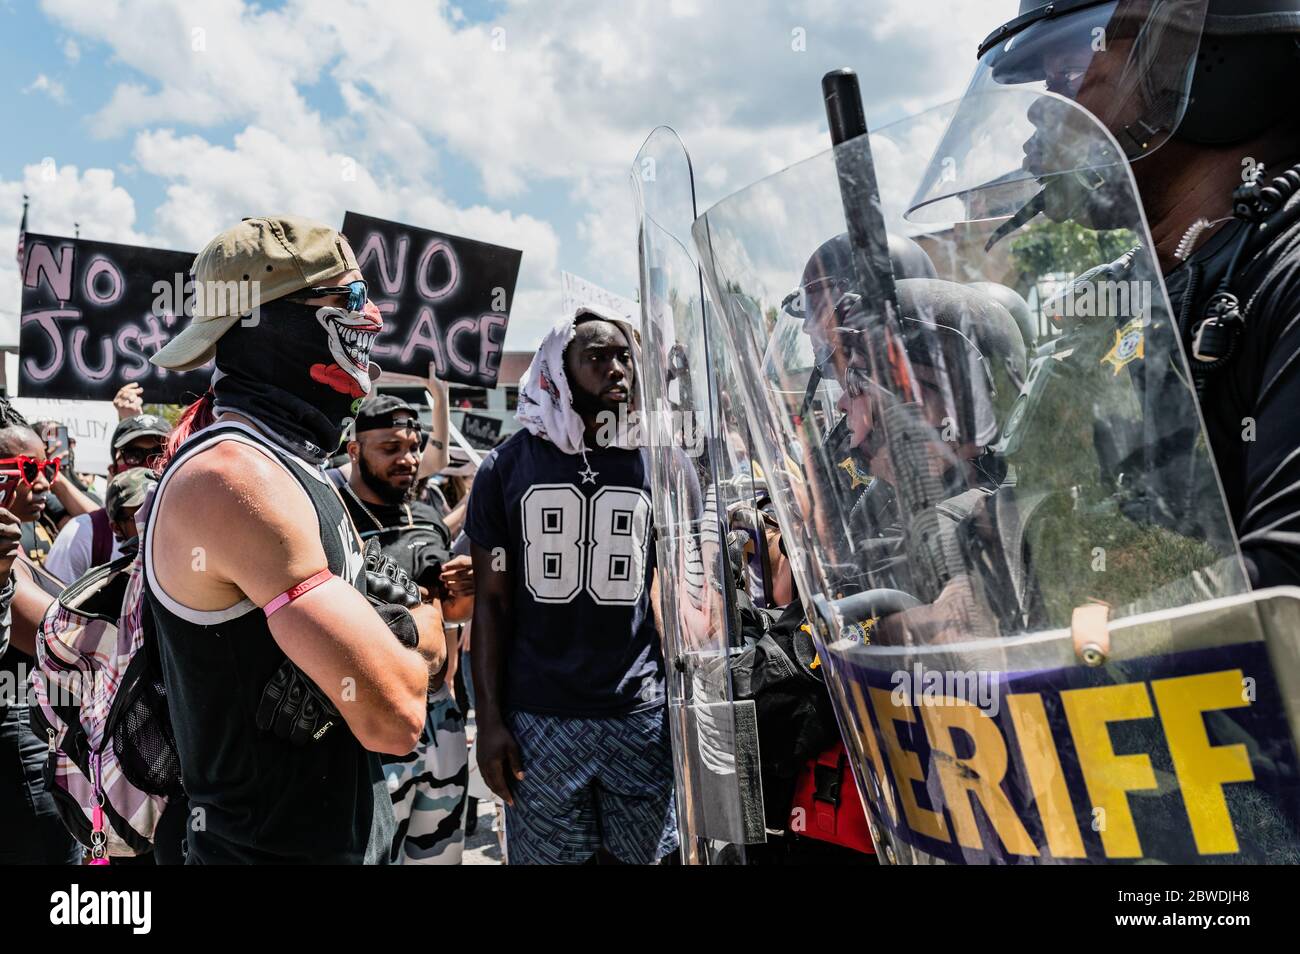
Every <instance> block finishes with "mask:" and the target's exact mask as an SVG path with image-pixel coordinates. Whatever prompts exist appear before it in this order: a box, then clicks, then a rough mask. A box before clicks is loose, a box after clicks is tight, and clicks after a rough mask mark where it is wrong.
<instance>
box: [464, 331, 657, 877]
mask: <svg viewBox="0 0 1300 954" xmlns="http://www.w3.org/2000/svg"><path fill="white" fill-rule="evenodd" d="M635 348H636V340H635V337H634V335H633V333H632V330H631V328H630V327H629V326H628V325H627V324H626V323H625V322H623V321H620V320H614V319H606V318H604V317H602V316H600V315H597V314H594V313H592V312H589V311H584V310H581V309H580V310H579V312H578V313H577V314H575V315H574V316H572V317H568V318H565V319H564V320H562V321H561V322H559V323H558V324H557V325H556V326H555V327H554V328H553V329H552V330H551V331H550V333H549V334H548V335H547V337H546V339H545V340H544V341H543V342H542V346H541V348H540V349H539V350H538V352H537V354H536V355H535V356H534V358H533V362H532V364H531V365H530V367H529V369H528V372H527V373H526V374H525V376H524V380H523V382H522V383H521V387H520V395H519V411H518V418H519V420H520V423H521V424H523V425H524V427H523V429H522V430H520V431H519V432H518V433H516V434H515V435H514V436H512V437H511V438H510V439H509V440H507V441H506V442H505V443H503V444H502V445H501V446H500V447H498V448H497V449H496V450H494V451H492V453H490V454H489V455H488V456H487V457H486V458H485V459H484V461H483V463H482V465H481V466H480V468H479V471H478V476H477V477H476V478H475V481H474V487H473V490H472V491H471V493H470V501H469V512H468V516H467V518H466V525H465V532H466V534H467V535H468V537H469V538H470V540H471V542H472V549H471V553H472V557H473V562H474V577H475V583H476V600H475V605H474V653H473V662H472V666H473V670H474V672H473V677H474V692H475V701H476V703H477V707H476V713H477V721H478V760H479V767H480V770H481V771H482V773H483V778H484V780H485V781H486V782H487V784H488V785H489V787H491V788H492V790H493V791H494V792H496V793H497V794H498V795H499V796H500V797H501V798H502V799H503V800H504V801H505V803H506V839H507V851H508V855H509V858H510V862H511V863H512V864H591V863H623V864H653V863H655V862H657V861H659V860H660V859H662V858H664V857H665V856H666V855H669V854H670V853H672V852H673V851H674V850H675V849H676V847H677V830H676V820H675V815H674V808H673V772H672V755H671V748H670V742H669V736H668V727H667V721H666V716H665V706H664V699H665V696H664V661H663V654H662V651H661V648H660V643H659V635H658V633H657V631H656V628H655V622H654V616H653V614H652V612H651V608H650V593H651V585H652V582H653V578H654V551H653V548H652V546H651V509H650V472H649V470H650V469H649V464H648V461H647V457H646V454H645V452H644V451H643V450H641V449H639V448H636V447H634V446H631V445H632V435H633V434H634V432H635V428H631V429H629V428H617V427H611V426H610V424H611V422H612V421H615V420H627V417H626V415H625V414H620V411H622V412H626V411H627V409H628V408H629V407H630V406H631V404H632V398H633V394H634V385H635V374H636V368H635V361H634V354H635Z"/></svg>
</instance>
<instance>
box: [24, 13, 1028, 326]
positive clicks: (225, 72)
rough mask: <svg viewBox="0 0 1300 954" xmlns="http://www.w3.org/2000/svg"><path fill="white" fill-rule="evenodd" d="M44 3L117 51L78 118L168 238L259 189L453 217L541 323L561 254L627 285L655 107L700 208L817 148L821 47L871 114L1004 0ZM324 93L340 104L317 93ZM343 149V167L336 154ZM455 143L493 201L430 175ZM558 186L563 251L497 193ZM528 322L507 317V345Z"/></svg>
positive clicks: (546, 191)
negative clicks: (351, 176)
mask: <svg viewBox="0 0 1300 954" xmlns="http://www.w3.org/2000/svg"><path fill="white" fill-rule="evenodd" d="M42 3H43V7H44V9H45V11H46V12H47V14H48V15H49V16H50V17H51V18H52V19H54V20H55V21H56V22H57V23H58V25H59V26H60V27H61V28H62V29H64V30H66V31H68V32H70V33H73V34H75V35H76V37H77V38H78V39H84V40H89V41H91V42H94V43H97V44H103V45H104V46H105V47H106V48H107V49H108V50H110V51H111V54H112V57H113V58H114V60H115V61H116V62H118V63H121V64H123V65H124V66H125V67H127V70H128V72H127V73H126V75H125V76H124V77H123V78H122V79H121V80H120V81H119V82H118V83H117V85H116V86H115V87H114V88H113V89H112V92H111V94H110V95H109V96H108V100H107V102H106V103H105V105H103V106H102V107H100V108H99V110H98V111H97V113H96V114H95V115H94V116H93V117H91V120H90V124H91V127H92V129H93V130H94V131H95V132H96V133H97V134H99V135H102V136H105V137H113V136H121V135H125V134H131V135H133V136H134V156H133V159H134V161H135V162H136V163H138V164H139V166H140V169H141V170H142V172H143V173H144V174H147V175H153V176H157V177H160V178H161V179H162V180H164V181H165V182H166V183H167V185H166V198H165V200H164V201H163V203H162V205H161V206H160V207H159V208H158V209H157V211H156V212H155V215H154V220H153V223H154V225H153V227H154V229H155V230H156V231H157V232H158V233H159V234H160V235H161V236H163V237H165V238H166V239H167V240H168V243H169V244H173V245H181V246H182V247H191V248H192V247H196V246H197V245H198V244H199V243H201V242H202V241H204V240H205V239H206V238H207V237H208V236H210V235H211V234H213V232H215V231H216V230H217V229H219V228H222V227H224V226H225V225H227V224H229V222H230V221H231V220H232V219H233V218H235V217H237V216H238V215H241V214H247V213H249V212H250V211H260V210H269V209H280V210H292V211H296V212H299V213H302V214H309V215H317V216H318V217H320V218H323V219H325V220H327V221H336V220H337V216H338V214H340V213H341V210H342V209H343V208H355V209H358V210H359V211H367V212H371V213H373V214H378V215H386V216H389V217H393V218H398V219H401V220H403V221H410V222H415V223H419V224H424V225H430V226H432V227H435V228H443V229H446V230H448V231H453V232H455V231H460V232H462V233H465V234H469V235H473V236H475V237H479V238H484V239H486V240H488V241H500V242H502V243H503V244H508V245H513V246H515V247H520V248H523V250H524V274H523V275H522V276H521V282H520V293H519V296H518V307H519V309H520V311H519V313H517V314H516V315H515V316H514V317H513V318H512V329H523V328H525V327H529V326H530V325H531V324H532V323H539V324H540V323H542V322H543V321H544V322H545V324H547V325H549V318H550V317H551V315H552V314H553V312H550V311H548V309H553V308H554V307H557V306H558V269H559V268H560V267H568V268H570V269H571V270H573V271H576V272H579V273H581V274H583V275H586V276H589V277H590V278H591V279H592V280H594V281H596V282H599V283H601V284H603V285H605V286H607V287H609V288H611V289H614V290H617V291H619V292H620V293H622V294H627V293H628V291H629V290H630V289H631V288H632V287H634V285H635V282H636V269H635V217H634V213H633V208H632V201H631V192H630V188H629V185H628V181H627V176H628V171H629V168H630V166H631V163H632V160H633V157H634V156H635V154H636V151H637V148H638V147H639V146H640V144H641V142H642V141H643V139H644V137H645V135H646V134H647V133H648V132H649V131H650V130H651V129H652V128H653V127H654V126H656V125H658V124H660V123H668V124H671V125H672V126H674V127H675V128H676V129H678V131H679V132H680V133H681V135H682V138H683V140H684V141H685V143H686V144H687V146H688V147H689V149H690V150H691V153H692V156H693V157H694V158H695V160H696V170H697V177H696V188H697V190H699V196H698V199H699V208H700V211H703V210H704V209H705V208H707V207H708V206H709V205H711V204H712V203H713V202H715V201H716V200H717V199H719V198H721V196H722V195H723V194H725V193H728V192H732V191H735V190H737V189H739V188H741V187H743V186H745V185H746V184H748V183H750V182H753V181H754V180H756V179H758V178H760V177H762V176H765V175H768V174H770V173H772V172H775V171H777V170H778V169H780V168H782V167H783V166H785V165H788V164H789V163H791V162H793V161H796V160H798V159H800V158H803V157H806V156H809V155H811V154H813V153H816V152H819V151H821V150H823V149H824V148H825V146H826V140H825V131H824V127H825V122H824V117H823V113H822V107H821V102H820V90H819V87H818V81H819V79H820V77H821V74H822V73H823V72H825V71H826V70H828V69H831V68H834V67H838V66H842V65H851V66H853V67H855V68H856V69H857V70H858V71H859V74H860V77H861V81H862V87H863V90H864V93H865V96H866V108H867V114H868V118H869V119H870V120H871V121H872V122H873V124H877V125H878V124H880V123H881V122H882V121H885V120H889V119H892V118H895V117H897V116H900V115H905V114H907V113H910V112H916V111H918V110H919V109H921V108H923V107H924V106H928V105H930V104H933V103H937V102H940V101H942V100H945V99H950V98H953V97H955V96H957V95H959V94H960V92H961V90H962V88H963V87H964V85H965V83H966V81H967V79H968V77H969V75H970V73H971V71H972V70H973V66H974V49H975V44H976V43H977V42H978V40H979V39H981V38H982V37H983V36H984V35H986V34H987V33H988V32H989V30H990V29H992V28H993V27H995V26H996V25H997V24H998V23H1000V22H1001V21H1002V20H1003V19H1005V18H1006V17H1007V16H1008V15H1009V11H1008V9H1007V8H1008V6H1013V4H1011V3H1010V0H966V2H962V3H957V4H924V3H917V2H916V0H808V2H806V3H805V4H803V5H801V6H800V7H799V9H798V12H797V14H796V13H792V12H790V9H789V8H788V7H787V6H786V5H783V4H779V3H775V2H771V0H769V2H762V0H760V2H752V0H729V2H714V3H709V4H704V3H700V2H698V0H673V2H672V3H671V4H670V5H665V4H663V3H662V0H629V2H625V3H620V4H618V5H616V6H611V5H609V4H607V3H601V2H599V0H550V2H548V3H546V4H536V3H525V2H522V0H516V2H511V3H508V4H506V5H505V6H504V8H503V9H502V10H501V11H500V12H499V13H498V14H497V15H496V16H495V17H494V18H493V19H492V20H491V21H489V22H486V23H484V22H479V23H470V22H468V21H467V19H466V18H465V16H464V14H463V12H462V11H461V10H460V9H459V8H458V7H456V6H454V5H452V4H450V3H447V2H436V3H430V2H428V0H312V2H310V3H308V2H307V0H287V2H286V3H284V4H283V5H282V6H278V7H276V8H274V9H270V8H267V7H264V6H260V5H255V4H253V3H249V2H244V0H211V2H206V3H204V4H202V5H195V4H193V3H192V2H187V0H153V2H149V3H136V2H129V0H42ZM796 28H799V29H800V30H802V34H801V37H802V39H803V41H804V45H803V48H802V50H796V49H795V48H794V47H795V46H796V44H793V43H792V31H793V30H795V29H796ZM494 40H500V41H504V46H503V48H502V43H500V42H498V43H495V44H494ZM69 44H71V47H72V48H76V42H75V41H74V40H72V39H68V40H67V41H66V42H65V45H64V52H65V55H67V56H68V57H69V58H70V59H74V60H75V56H76V55H79V49H78V51H77V54H70V53H69V52H68V50H69ZM160 51H166V55H160ZM321 93H324V97H323V98H322V97H321V95H320V94H321ZM333 97H337V101H338V103H339V104H340V106H339V107H338V108H334V107H330V108H328V109H326V108H325V107H315V106H313V104H318V103H322V102H326V103H328V102H331V101H332V98H333ZM319 110H325V111H324V113H323V114H322V112H320V111H319ZM223 125H229V126H233V127H234V128H236V129H239V130H241V131H240V132H238V133H237V134H235V135H234V136H233V137H232V138H231V139H230V140H229V141H223V142H214V141H210V139H205V138H203V136H201V135H197V134H194V133H193V132H192V131H194V130H197V131H198V132H202V133H205V134H206V130H207V129H211V128H215V127H217V126H223ZM169 127H173V128H169ZM182 127H184V128H183V129H182V131H181V132H177V131H175V129H181V128H182ZM349 156H350V157H353V158H355V159H356V160H357V163H358V169H357V176H356V179H355V181H346V180H344V179H342V178H341V177H340V168H341V163H342V162H343V160H344V159H345V158H348V157H349ZM452 162H454V163H455V164H456V168H457V169H461V168H466V167H467V168H469V169H471V170H473V172H474V173H475V174H476V176H477V180H478V184H479V185H480V186H481V190H482V194H483V195H485V196H486V197H487V199H488V200H489V201H490V202H491V203H492V204H493V205H494V206H497V207H495V208H491V207H488V206H486V205H481V204H477V203H475V202H474V201H473V200H470V199H466V198H465V197H463V196H458V195H456V194H453V193H452V192H451V191H450V189H449V188H448V187H446V186H441V187H440V186H439V183H441V182H442V181H443V177H442V171H443V170H444V169H446V168H448V167H449V166H450V165H451V163H452ZM556 194H559V195H564V196H566V197H567V200H568V202H569V206H570V208H569V209H566V210H565V211H564V212H562V213H560V215H559V216H557V221H559V222H564V223H566V224H567V223H572V227H573V229H574V232H575V234H576V236H577V238H578V241H579V243H580V246H579V247H574V248H570V247H565V248H564V249H563V256H561V248H560V241H559V238H558V234H557V228H556V226H555V225H554V224H552V223H548V222H544V221H542V220H540V219H538V218H535V217H531V216H527V215H517V214H512V213H511V212H509V211H506V210H505V209H506V208H508V207H509V206H510V205H511V204H512V203H515V202H517V201H522V200H526V199H535V198H537V197H539V196H542V195H556ZM476 230H481V231H476ZM525 309H527V310H529V314H527V315H525V314H524V310H525ZM531 309H538V312H537V316H534V315H533V314H532V312H531ZM543 312H545V313H546V314H545V315H544V316H542V313H543ZM531 343H532V342H528V341H525V340H523V339H522V338H520V337H519V336H518V335H517V334H516V330H512V331H511V346H512V347H513V346H519V345H525V344H531Z"/></svg>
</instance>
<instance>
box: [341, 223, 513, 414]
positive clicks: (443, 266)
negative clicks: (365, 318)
mask: <svg viewBox="0 0 1300 954" xmlns="http://www.w3.org/2000/svg"><path fill="white" fill-rule="evenodd" d="M343 234H344V235H346V236H347V239H348V241H349V242H350V243H351V244H352V249H353V251H354V252H356V255H357V263H358V264H359V265H360V266H361V272H362V274H363V275H365V277H366V283H367V284H368V286H369V289H370V298H371V300H372V301H373V302H374V303H375V304H376V305H377V306H378V307H379V310H380V311H381V312H383V315H384V330H383V331H382V332H381V333H380V335H379V340H378V341H376V342H375V347H374V350H373V351H372V352H371V356H372V357H373V358H374V360H375V362H376V363H377V364H378V365H379V366H380V367H381V368H383V369H384V370H385V371H398V372H402V373H404V374H414V375H418V376H419V377H425V376H427V375H428V373H429V366H430V365H432V366H433V369H434V374H435V375H436V376H437V377H439V378H441V379H442V380H444V381H451V382H453V383H456V384H469V385H474V386H477V387H485V388H494V387H496V383H497V373H498V371H499V370H500V364H501V348H502V345H503V344H504V342H505V340H506V322H507V321H508V320H509V317H510V306H511V304H512V303H513V302H514V297H515V281H516V279H518V277H519V262H520V259H521V258H522V257H523V253H522V252H520V251H518V250H517V249H512V248H504V247H502V246H500V245H489V244H488V243H486V242H476V241H474V240H473V239H466V238H460V237H459V236H455V235H446V234H444V233H442V232H434V231H431V230H429V229H421V228H416V227H415V226H411V225H402V224H401V223H399V222H388V221H385V220H384V219H376V218H371V217H370V216H368V215H358V214H357V213H355V212H349V213H347V214H346V215H345V216H344V217H343Z"/></svg>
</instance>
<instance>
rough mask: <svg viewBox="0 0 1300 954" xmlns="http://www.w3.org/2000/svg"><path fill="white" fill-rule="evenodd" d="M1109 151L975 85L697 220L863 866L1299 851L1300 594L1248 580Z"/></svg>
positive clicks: (1067, 113)
mask: <svg viewBox="0 0 1300 954" xmlns="http://www.w3.org/2000/svg"><path fill="white" fill-rule="evenodd" d="M1120 157H1122V152H1120V151H1119V150H1118V149H1117V147H1116V145H1115V142H1114V140H1113V139H1112V138H1111V136H1110V135H1109V134H1108V132H1107V131H1106V130H1105V129H1104V128H1102V127H1101V126H1099V125H1098V124H1097V123H1096V122H1095V121H1094V120H1093V119H1092V118H1091V117H1090V116H1089V115H1088V114H1086V113H1084V112H1083V111H1082V110H1080V109H1079V108H1078V107H1076V106H1074V105H1072V104H1070V103H1068V102H1065V101H1064V100H1060V99H1058V98H1056V97H1052V96H1049V95H1037V94H1033V93H1027V92H1024V91H1005V92H995V93H989V94H987V95H984V96H980V97H973V98H969V99H968V100H966V101H963V103H962V104H961V105H960V107H955V106H952V107H945V108H941V109H939V110H936V111H934V112H930V113H926V114H923V115H921V116H918V117H915V118H913V119H910V120H907V121H904V122H901V123H899V124H896V125H894V126H891V127H888V128H886V129H883V130H881V131H879V132H876V133H874V134H873V135H871V136H864V137H859V138H858V139H854V140H850V141H849V142H847V143H844V144H843V145H840V146H838V147H836V148H835V149H833V150H831V151H828V152H826V153H823V154H821V155H818V156H816V157H814V158H812V159H809V160H807V161H805V162H802V163H800V164H798V165H795V166H793V167H791V168H789V169H786V170H785V171H783V172H781V173H779V174H777V175H774V176H772V177H770V178H768V179H765V180H762V181H760V182H758V183H757V184H755V185H753V186H750V187H749V188H747V189H745V190H744V191H742V192H740V193H738V194H736V195H734V196H732V197H730V198H728V199H725V200H723V201H722V202H720V203H718V204H717V205H716V206H714V207H713V208H712V209H710V210H709V211H708V212H707V213H706V214H704V215H703V216H701V217H700V218H699V219H698V220H697V222H696V224H695V228H694V238H695V242H696V245H697V248H698V250H699V255H700V260H701V263H702V265H703V269H704V272H705V275H706V278H707V281H708V286H709V292H710V295H711V296H713V298H714V300H715V301H716V302H718V303H720V304H721V305H723V306H724V307H723V309H722V310H723V314H722V317H723V318H724V321H723V324H724V326H725V328H726V332H727V337H728V346H729V347H730V348H731V349H733V350H734V353H735V355H736V358H737V363H738V365H739V366H741V367H748V368H752V369H754V370H753V373H750V374H745V375H742V376H740V378H739V382H738V383H739V385H740V397H741V398H742V399H743V401H744V404H745V407H746V410H747V412H748V419H749V422H750V425H751V433H752V434H753V435H754V437H755V447H756V450H757V452H758V456H759V458H760V461H761V466H762V468H763V470H764V472H765V474H766V479H767V482H768V486H769V489H770V491H771V493H772V496H773V498H774V500H775V503H776V509H777V514H778V518H779V523H780V528H781V531H782V533H783V534H784V535H785V538H786V546H787V550H788V552H789V553H790V555H791V560H792V563H793V566H794V571H795V574H796V577H797V585H798V589H799V591H800V595H801V598H802V600H803V602H804V605H805V608H806V610H807V612H808V614H809V618H810V619H812V620H814V621H815V628H816V629H817V631H818V633H817V635H818V642H819V653H820V658H821V662H822V663H824V665H825V671H826V674H827V682H828V685H829V686H830V687H831V694H832V696H833V699H834V702H835V706H836V710H837V715H838V718H839V721H840V727H841V731H842V733H843V735H844V738H845V742H846V745H847V747H848V748H849V751H850V752H851V754H852V757H853V760H854V768H855V774H856V778H857V781H858V785H859V788H860V790H861V792H862V795H863V797H864V801H865V803H866V804H867V805H868V811H869V816H870V821H871V824H872V828H873V832H872V833H873V836H875V837H876V841H877V845H878V846H879V847H880V851H881V854H882V856H883V857H884V858H885V859H887V860H891V861H899V862H917V863H943V862H950V863H989V862H997V863H1016V864H1031V863H1032V864H1039V863H1098V862H1113V861H1128V860H1140V859H1146V860H1153V861H1161V862H1177V863H1190V862H1243V861H1258V862H1295V861H1297V860H1300V833H1298V832H1297V825H1298V824H1300V788H1297V786H1295V784H1294V781H1293V780H1294V779H1295V778H1296V775H1297V772H1298V771H1300V764H1298V763H1297V757H1296V746H1295V743H1294V742H1293V739H1294V730H1295V712H1294V709H1295V700H1296V699H1297V698H1300V696H1297V693H1296V689H1297V686H1296V673H1297V671H1298V670H1297V667H1296V665H1295V658H1296V656H1297V655H1298V654H1297V645H1298V644H1300V628H1298V627H1297V622H1298V621H1300V609H1298V607H1300V602H1298V600H1297V597H1300V591H1297V590H1274V591H1267V592H1265V593H1261V594H1250V593H1249V592H1248V587H1247V584H1246V581H1245V576H1244V572H1243V568H1242V565H1241V562H1240V557H1239V554H1238V551H1237V548H1236V543H1235V540H1234V537H1233V534H1232V531H1231V524H1230V520H1229V516H1228V513H1227V510H1226V506H1225V504H1224V501H1223V497H1222V493H1221V490H1220V488H1219V485H1218V479H1217V475H1216V472H1215V470H1214V467H1213V463H1212V460H1211V457H1210V455H1209V451H1208V450H1207V447H1206V441H1205V437H1204V432H1203V429H1202V426H1201V422H1200V417H1199V412H1198V408H1197V404H1196V401H1195V393H1194V388H1193V385H1192V383H1191V381H1192V379H1191V376H1190V375H1189V373H1188V369H1187V364H1186V362H1185V359H1184V357H1183V353H1182V350H1181V349H1180V344H1179V332H1178V329H1177V325H1176V323H1175V319H1174V316H1173V315H1172V314H1171V311H1170V306H1169V302H1168V299H1167V295H1166V292H1165V289H1164V286H1163V283H1162V280H1161V277H1160V271H1159V269H1158V267H1157V263H1156V261H1155V258H1154V256H1153V255H1152V253H1151V241H1150V237H1149V235H1148V234H1147V229H1146V225H1145V221H1144V218H1143V215H1142V211H1141V206H1140V204H1139V201H1138V199H1137V197H1136V194H1135V190H1134V186H1133V182H1132V177H1131V172H1130V170H1129V169H1128V167H1127V165H1126V164H1125V163H1124V161H1123V160H1122V158H1120ZM888 235H893V236H898V235H902V236H907V237H910V238H912V239H913V240H915V241H916V242H917V243H919V244H920V246H921V247H922V248H923V249H924V250H925V252H926V253H927V255H928V256H929V258H930V259H931V261H932V262H933V264H934V266H935V269H936V271H937V274H938V278H919V279H918V278H900V279H898V280H897V281H896V280H895V279H894V276H893V275H892V273H891V270H890V265H889V258H888V255H887V254H886V247H887V241H888V240H887V236H888ZM741 302H745V303H747V304H746V305H745V307H739V304H740V303H741ZM1017 310H1019V311H1023V312H1025V314H1024V315H1022V316H1021V317H1022V318H1024V317H1026V316H1027V317H1029V318H1031V319H1032V322H1030V323H1029V326H1030V327H1033V328H1034V330H1035V332H1036V333H1035V334H1033V335H1027V334H1026V333H1025V330H1024V329H1025V323H1024V322H1018V321H1017V319H1016V316H1015V315H1014V314H1013V312H1015V311H1017Z"/></svg>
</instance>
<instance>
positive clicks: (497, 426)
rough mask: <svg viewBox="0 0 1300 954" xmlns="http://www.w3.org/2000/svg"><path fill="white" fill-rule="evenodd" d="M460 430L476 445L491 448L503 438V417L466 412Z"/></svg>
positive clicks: (466, 438)
mask: <svg viewBox="0 0 1300 954" xmlns="http://www.w3.org/2000/svg"><path fill="white" fill-rule="evenodd" d="M460 432H461V434H463V435H464V436H465V440H467V441H469V442H470V443H471V444H473V445H474V446H475V447H482V448H487V449H491V448H493V447H496V446H497V441H498V440H499V439H500V438H501V418H499V417H487V416H485V415H483V414H470V413H469V412H466V413H465V416H464V417H463V418H462V419H461V422H460Z"/></svg>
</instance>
